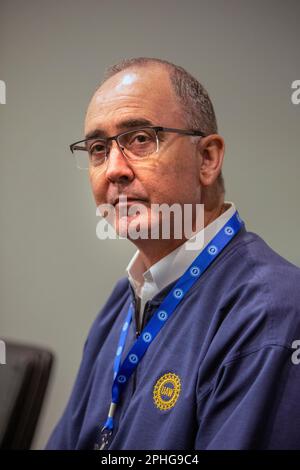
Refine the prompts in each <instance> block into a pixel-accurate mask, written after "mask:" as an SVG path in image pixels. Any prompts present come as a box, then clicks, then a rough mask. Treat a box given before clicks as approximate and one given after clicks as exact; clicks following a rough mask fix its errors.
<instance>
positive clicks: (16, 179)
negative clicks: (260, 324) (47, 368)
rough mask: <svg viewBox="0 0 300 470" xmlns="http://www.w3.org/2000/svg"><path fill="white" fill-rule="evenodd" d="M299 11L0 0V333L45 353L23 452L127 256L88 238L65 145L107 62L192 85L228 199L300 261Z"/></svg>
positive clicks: (79, 176)
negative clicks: (213, 136) (210, 114)
mask: <svg viewBox="0 0 300 470" xmlns="http://www.w3.org/2000/svg"><path fill="white" fill-rule="evenodd" d="M299 18H300V3H299V1H298V0H287V1H285V2H282V1H279V0H255V1H251V2H249V1H247V0H245V1H244V0H219V1H218V0H209V1H196V0H185V1H184V2H181V1H171V0H165V1H157V0H152V1H151V2H146V1H135V0H133V1H128V0H123V1H104V0H103V1H100V0H99V1H96V0H85V1H79V0H73V1H71V0H60V1H51V2H49V1H42V0H40V1H35V0H27V1H26V2H24V1H21V0H20V1H16V0H1V2H0V79H1V80H4V81H5V82H6V86H7V103H6V104H5V105H0V155H1V158H0V165H1V167H0V204H1V208H0V210H1V212H0V221H1V235H0V236H1V243H0V275H1V292H0V296H1V297H0V299H1V306H0V318H1V325H0V326H1V328H0V336H1V337H10V338H14V339H19V340H22V341H28V342H33V343H36V344H40V345H45V346H48V347H50V348H51V349H52V350H53V351H54V352H55V354H56V356H57V363H56V367H55V370H54V374H53V376H52V380H51V385H50V389H49V393H48V395H47V401H46V404H45V407H44V410H43V414H42V417H41V420H40V423H39V428H38V431H37V434H36V438H35V441H34V444H33V447H34V448H41V447H43V446H44V444H45V442H46V440H47V439H48V436H49V433H50V431H51V430H52V428H53V426H54V424H55V423H56V421H57V420H58V418H59V416H60V415H61V412H62V410H63V408H64V406H65V404H66V401H67V399H68V396H69V393H70V390H71V387H72V384H73V381H74V378H75V374H76V371H77V369H78V366H79V362H80V358H81V353H82V347H83V343H84V340H85V338H86V335H87V333H88V330H89V327H90V325H91V323H92V321H93V319H94V318H95V316H96V314H97V312H98V311H99V309H100V307H101V305H102V304H103V302H104V301H105V299H106V298H107V296H108V294H109V292H110V291H111V289H112V286H113V285H114V283H115V282H116V280H117V279H118V278H119V277H120V276H122V275H124V269H125V267H126V265H127V263H128V261H129V259H130V257H131V256H132V254H133V253H134V252H135V248H134V246H131V245H129V243H128V242H127V241H126V240H118V241H113V240H112V241H104V242H103V241H102V242H100V241H99V240H98V239H97V237H96V224H97V221H98V220H99V219H98V217H96V212H95V209H96V208H95V206H94V202H93V199H92V194H91V191H90V188H89V184H88V179H87V174H86V173H84V172H80V171H79V170H76V168H75V166H74V164H73V161H72V157H71V156H70V154H69V151H68V144H69V143H70V142H72V141H74V140H76V139H80V138H81V136H82V135H83V118H84V113H85V108H86V106H87V103H88V100H89V98H90V97H91V94H92V93H93V91H94V89H95V87H96V86H97V84H98V83H99V81H100V80H101V78H102V75H103V72H104V69H105V67H106V66H108V65H110V64H112V63H114V62H116V61H118V60H119V59H121V58H123V57H134V56H140V55H145V56H154V57H161V58H166V59H167V60H170V61H172V62H175V63H177V64H179V65H182V66H183V67H185V68H186V69H187V70H189V71H190V72H191V73H192V74H194V75H195V76H196V77H197V78H198V79H199V80H200V81H202V82H203V83H204V85H205V86H206V87H207V89H208V91H209V93H210V95H211V98H212V100H213V102H214V105H215V110H216V113H217V117H218V122H219V130H220V133H221V134H222V135H223V136H224V138H225V141H226V144H227V149H226V156H225V163H224V167H223V168H224V177H225V183H226V190H227V192H226V200H231V201H234V202H235V204H236V206H237V207H238V209H239V211H240V214H241V215H242V217H243V218H244V220H245V222H246V225H247V228H248V230H252V231H254V232H257V233H259V234H260V235H261V236H262V237H263V238H264V239H265V240H266V241H267V243H269V245H271V247H272V248H273V249H275V250H276V251H277V252H279V253H280V254H281V255H282V256H283V257H285V258H287V259H288V260H290V261H291V262H293V263H295V264H297V265H300V253H299V239H300V221H299V209H298V207H299V174H300V171H299V170H300V165H299V122H300V119H299V118H300V105H293V104H292V103H291V92H292V91H291V83H292V81H294V80H296V79H300V67H299V65H300V64H299V57H300V54H299V44H300V27H299V26H300V25H299Z"/></svg>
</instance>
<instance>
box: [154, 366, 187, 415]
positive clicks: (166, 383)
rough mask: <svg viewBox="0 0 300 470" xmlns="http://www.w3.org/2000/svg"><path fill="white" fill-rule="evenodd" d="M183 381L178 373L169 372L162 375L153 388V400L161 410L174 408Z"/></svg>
mask: <svg viewBox="0 0 300 470" xmlns="http://www.w3.org/2000/svg"><path fill="white" fill-rule="evenodd" d="M180 390H181V382H180V378H179V377H178V375H176V374H173V373H171V372H168V373H167V374H164V375H163V376H162V377H160V378H159V379H158V380H157V382H156V384H155V385H154V388H153V400H154V404H155V406H156V407H157V408H158V409H159V410H169V409H170V408H173V406H174V405H175V403H176V401H177V400H178V397H179V394H180Z"/></svg>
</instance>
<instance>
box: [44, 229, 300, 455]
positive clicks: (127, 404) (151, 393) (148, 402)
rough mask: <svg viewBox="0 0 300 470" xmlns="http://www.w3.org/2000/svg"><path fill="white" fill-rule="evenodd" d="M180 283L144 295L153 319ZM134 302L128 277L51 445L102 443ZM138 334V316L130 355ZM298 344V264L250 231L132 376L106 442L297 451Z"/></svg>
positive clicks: (94, 330) (93, 333) (94, 340)
mask: <svg viewBox="0 0 300 470" xmlns="http://www.w3.org/2000/svg"><path fill="white" fill-rule="evenodd" d="M175 282H176V281H175ZM175 282H174V283H172V284H169V285H168V286H167V287H166V288H165V289H163V290H162V291H161V292H159V293H158V294H157V295H156V296H155V297H153V299H152V300H151V301H148V302H147V304H146V307H145V319H144V324H146V323H147V322H148V320H149V318H150V317H151V315H152V314H153V312H154V310H155V309H156V308H157V307H158V306H159V304H160V302H161V301H162V299H163V298H164V296H165V295H166V294H167V293H168V292H169V290H170V289H171V287H173V285H174V284H175ZM131 301H133V302H135V299H134V292H133V289H132V287H131V285H130V283H129V281H128V279H127V278H126V277H124V278H122V279H120V280H119V281H118V282H117V284H116V285H115V287H114V289H113V291H112V293H111V295H110V296H109V298H108V300H107V302H106V303H105V305H104V306H103V308H102V309H101V311H100V312H99V314H98V316H97V317H96V319H95V321H94V323H93V325H92V327H91V329H90V332H89V335H88V337H87V340H86V342H85V345H84V351H83V357H82V362H81V365H80V368H79V371H78V374H77V378H76V381H75V384H74V387H73V390H72V393H71V396H70V399H69V402H68V404H67V406H66V408H65V410H64V413H63V415H62V417H61V419H60V420H59V422H58V424H57V426H56V427H55V429H54V431H53V433H52V435H51V437H50V439H49V441H48V444H47V446H46V448H47V449H93V447H94V444H95V443H96V442H97V441H98V436H99V426H101V425H102V424H103V423H104V422H105V420H106V417H107V412H108V408H109V404H110V401H111V387H112V381H113V362H114V358H115V353H116V348H117V345H118V339H119V335H120V331H121V328H122V326H123V323H124V320H125V317H126V314H127V310H128V306H129V303H130V302H131ZM135 337H136V321H135V317H134V318H133V321H132V322H131V325H130V330H129V333H128V337H127V341H126V345H125V348H124V351H123V354H122V360H123V359H124V358H125V357H126V355H127V352H128V351H129V349H130V347H131V346H132V344H133V342H134V340H135ZM295 340H300V269H299V268H297V267H296V266H294V265H293V264H291V263H289V262H288V261H287V260H285V259H284V258H282V257H281V256H279V255H278V254H277V253H275V252H274V251H273V250H272V249H271V248H270V247H269V246H268V245H267V244H266V243H265V242H264V241H263V240H262V238H261V237H259V236H258V235H257V234H255V233H252V232H248V231H247V230H246V228H245V227H242V229H241V231H240V232H239V233H238V234H237V235H236V236H235V237H234V238H233V239H232V240H231V241H230V243H229V244H228V245H227V247H226V248H225V249H224V250H223V251H222V252H221V254H220V255H219V256H218V257H217V258H216V259H215V261H214V262H213V263H212V265H211V266H210V267H209V268H208V270H207V271H206V272H205V273H204V274H203V275H202V276H201V277H200V278H199V279H198V280H197V281H196V283H195V284H194V286H193V287H192V289H191V290H190V291H189V292H188V294H187V295H186V296H185V298H184V299H183V300H182V302H181V303H180V304H179V306H178V307H177V309H176V311H175V312H174V315H173V316H172V317H171V318H170V319H169V320H168V322H167V324H166V325H165V327H164V328H163V329H162V330H161V331H160V332H159V334H158V336H157V338H156V339H155V340H154V341H153V343H152V344H151V345H150V347H149V349H148V350H147V352H146V354H145V356H144V357H143V359H142V361H141V363H140V364H139V366H138V368H137V369H136V371H135V373H134V374H133V375H132V376H131V378H130V380H129V382H128V385H127V387H126V388H125V391H124V394H123V395H122V400H121V404H120V406H119V407H118V408H117V411H116V417H115V422H116V424H115V430H114V435H113V439H112V442H111V444H110V447H109V449H119V450H123V449H157V450H159V449H164V450H167V449H172V450H181V449H300V393H299V391H300V364H299V365H297V362H299V361H295V360H292V356H293V354H294V356H293V357H294V358H295V356H297V350H296V349H295V346H294V345H293V342H294V341H295ZM294 344H295V343H294ZM299 356H300V354H299Z"/></svg>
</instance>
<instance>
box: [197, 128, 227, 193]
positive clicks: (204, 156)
mask: <svg viewBox="0 0 300 470" xmlns="http://www.w3.org/2000/svg"><path fill="white" fill-rule="evenodd" d="M197 151H198V154H199V159H200V162H201V163H200V168H199V180H200V183H201V185H202V186H212V185H213V184H214V182H215V181H216V179H217V177H218V176H219V174H220V172H221V170H222V165H223V158H224V153H225V142H224V139H223V137H221V136H220V135H219V134H210V135H208V136H206V137H202V138H201V139H199V142H198V145H197Z"/></svg>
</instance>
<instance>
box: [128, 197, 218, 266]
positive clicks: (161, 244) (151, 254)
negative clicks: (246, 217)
mask: <svg viewBox="0 0 300 470" xmlns="http://www.w3.org/2000/svg"><path fill="white" fill-rule="evenodd" d="M225 210H226V204H224V202H223V201H222V202H221V203H220V205H218V206H217V207H215V208H214V209H212V210H204V228H205V227H206V226H207V225H209V224H210V223H211V222H213V221H214V220H215V219H217V218H218V217H219V216H220V215H221V214H223V212H225ZM186 240H187V238H185V237H183V238H181V239H175V238H171V239H168V240H165V239H150V240H149V239H147V240H139V241H138V243H135V245H136V246H137V248H138V249H139V251H140V256H141V259H142V261H143V263H144V264H145V266H146V269H149V268H150V267H151V266H153V264H155V263H157V262H158V261H159V260H160V259H162V258H164V257H165V256H167V255H168V254H169V253H171V252H172V251H173V250H175V249H176V248H177V247H178V246H180V245H182V244H183V243H184V242H186Z"/></svg>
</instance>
